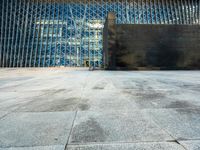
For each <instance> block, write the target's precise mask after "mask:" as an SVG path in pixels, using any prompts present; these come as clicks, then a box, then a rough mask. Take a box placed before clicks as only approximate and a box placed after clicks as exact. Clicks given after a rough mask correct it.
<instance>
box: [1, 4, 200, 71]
mask: <svg viewBox="0 0 200 150" xmlns="http://www.w3.org/2000/svg"><path fill="white" fill-rule="evenodd" d="M0 3H1V4H0V7H1V9H0V10H1V11H0V13H1V14H0V67H53V66H76V67H78V66H80V67H83V66H95V67H101V66H102V65H103V64H102V63H103V60H102V59H103V57H102V55H103V54H102V53H103V44H102V36H103V35H102V34H103V26H104V22H105V19H106V16H107V14H108V12H115V13H116V16H117V23H119V24H179V25H181V24H191V25H192V24H200V10H199V8H200V2H199V0H107V1H106V0H1V1H0Z"/></svg>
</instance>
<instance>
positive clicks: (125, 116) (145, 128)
mask: <svg viewBox="0 0 200 150" xmlns="http://www.w3.org/2000/svg"><path fill="white" fill-rule="evenodd" d="M169 140H173V139H172V138H171V137H170V136H169V135H168V134H167V133H165V132H164V131H163V130H162V129H161V128H159V127H158V126H157V125H156V124H154V123H153V121H152V120H150V119H148V118H146V117H145V116H144V114H143V113H142V112H141V111H134V112H115V111H113V112H112V111H111V112H95V111H86V112H78V114H77V116H76V119H75V122H74V126H73V130H72V133H71V135H70V142H69V143H95V142H138V141H139V142H141V141H169Z"/></svg>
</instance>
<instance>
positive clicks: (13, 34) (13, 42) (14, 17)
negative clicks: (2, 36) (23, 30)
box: [9, 0, 18, 67]
mask: <svg viewBox="0 0 200 150" xmlns="http://www.w3.org/2000/svg"><path fill="white" fill-rule="evenodd" d="M14 1H15V10H14V16H13V24H12V42H11V48H10V62H9V67H11V66H12V63H13V61H14V60H13V50H14V47H13V46H14V44H15V27H16V16H17V15H16V14H17V5H18V1H17V0H14Z"/></svg>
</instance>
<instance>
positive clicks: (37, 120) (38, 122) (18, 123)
mask: <svg viewBox="0 0 200 150" xmlns="http://www.w3.org/2000/svg"><path fill="white" fill-rule="evenodd" d="M74 116H75V112H62V113H61V112H54V113H50V112H49V113H13V114H10V115H8V116H6V117H5V118H3V119H1V120H0V137H1V138H0V147H2V148H4V147H5V148H6V147H31V146H33V147H34V146H48V145H65V144H66V141H67V139H68V136H69V132H70V129H71V126H72V121H73V119H74Z"/></svg>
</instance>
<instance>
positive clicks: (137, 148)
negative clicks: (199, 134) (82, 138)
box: [67, 142, 184, 150]
mask: <svg viewBox="0 0 200 150" xmlns="http://www.w3.org/2000/svg"><path fill="white" fill-rule="evenodd" d="M67 150H184V148H183V147H182V146H180V145H179V144H177V143H173V142H168V143H167V142H166V143H129V144H126V143H122V144H96V145H69V146H68V147H67Z"/></svg>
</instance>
